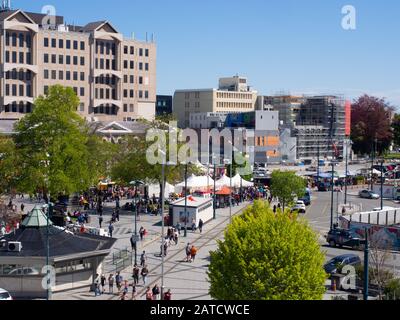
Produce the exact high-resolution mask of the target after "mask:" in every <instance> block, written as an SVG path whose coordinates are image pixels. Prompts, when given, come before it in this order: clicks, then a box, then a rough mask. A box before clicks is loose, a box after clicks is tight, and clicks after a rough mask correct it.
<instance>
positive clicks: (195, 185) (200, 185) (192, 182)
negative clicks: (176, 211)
mask: <svg viewBox="0 0 400 320" xmlns="http://www.w3.org/2000/svg"><path fill="white" fill-rule="evenodd" d="M213 186H214V180H213V179H212V178H211V177H208V176H200V177H197V176H195V175H192V176H190V177H189V178H188V179H187V187H188V189H196V190H200V189H208V188H212V187H213ZM184 187H185V181H183V182H181V183H179V184H177V185H176V187H175V191H177V192H180V191H182V189H183V188H184Z"/></svg>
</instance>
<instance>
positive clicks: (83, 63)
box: [81, 57, 85, 66]
mask: <svg viewBox="0 0 400 320" xmlns="http://www.w3.org/2000/svg"><path fill="white" fill-rule="evenodd" d="M84 65H85V57H81V66H84Z"/></svg>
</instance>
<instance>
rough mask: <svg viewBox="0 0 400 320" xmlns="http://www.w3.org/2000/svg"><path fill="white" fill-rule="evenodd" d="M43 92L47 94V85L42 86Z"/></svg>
mask: <svg viewBox="0 0 400 320" xmlns="http://www.w3.org/2000/svg"><path fill="white" fill-rule="evenodd" d="M43 92H44V94H48V93H49V86H44V88H43Z"/></svg>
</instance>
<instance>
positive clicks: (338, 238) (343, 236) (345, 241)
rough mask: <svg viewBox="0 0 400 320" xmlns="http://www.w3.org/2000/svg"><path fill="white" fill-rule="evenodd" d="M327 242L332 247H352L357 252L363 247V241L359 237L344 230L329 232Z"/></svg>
mask: <svg viewBox="0 0 400 320" xmlns="http://www.w3.org/2000/svg"><path fill="white" fill-rule="evenodd" d="M326 241H327V242H328V243H329V245H330V246H331V247H336V246H339V247H350V248H352V249H355V250H357V249H360V248H361V245H362V239H361V237H360V236H359V235H357V234H356V233H353V232H351V231H349V230H343V229H333V230H331V231H329V232H328V236H327V238H326Z"/></svg>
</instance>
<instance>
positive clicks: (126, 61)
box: [124, 60, 128, 69]
mask: <svg viewBox="0 0 400 320" xmlns="http://www.w3.org/2000/svg"><path fill="white" fill-rule="evenodd" d="M124 69H128V60H124Z"/></svg>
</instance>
